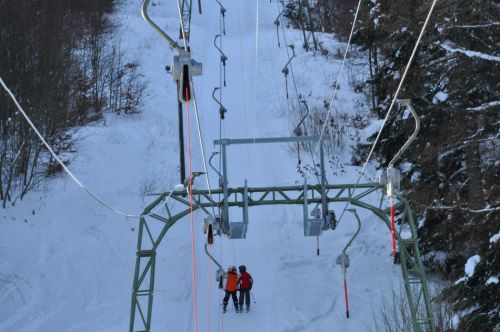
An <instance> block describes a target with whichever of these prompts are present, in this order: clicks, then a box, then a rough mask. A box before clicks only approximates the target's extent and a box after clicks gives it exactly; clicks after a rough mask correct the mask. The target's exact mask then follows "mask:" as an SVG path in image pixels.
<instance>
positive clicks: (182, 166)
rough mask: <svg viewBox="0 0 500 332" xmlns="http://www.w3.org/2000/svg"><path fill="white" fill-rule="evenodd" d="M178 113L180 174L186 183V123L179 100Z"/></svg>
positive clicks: (178, 85) (178, 86) (182, 180)
mask: <svg viewBox="0 0 500 332" xmlns="http://www.w3.org/2000/svg"><path fill="white" fill-rule="evenodd" d="M179 89H180V82H179V81H177V95H178V96H179ZM177 111H178V117H179V164H180V166H179V167H180V174H181V182H180V183H184V180H185V179H186V163H185V159H184V121H183V116H182V103H181V101H180V100H177Z"/></svg>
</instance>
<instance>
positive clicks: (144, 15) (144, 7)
mask: <svg viewBox="0 0 500 332" xmlns="http://www.w3.org/2000/svg"><path fill="white" fill-rule="evenodd" d="M149 1H150V0H144V1H143V2H142V7H141V15H142V18H143V19H144V20H145V21H146V22H147V23H148V24H149V25H150V26H151V27H152V28H153V29H154V30H155V31H156V32H158V33H159V34H160V36H161V37H162V38H163V39H165V40H166V41H167V43H168V46H169V47H170V48H175V49H176V50H179V51H181V50H182V47H181V46H179V44H177V43H176V42H175V41H174V40H173V39H172V38H171V37H169V36H168V35H167V34H166V33H165V32H164V31H163V30H162V29H161V28H160V27H159V26H158V25H157V24H156V23H155V22H153V20H151V18H150V17H149V15H148V6H149ZM181 24H182V16H181Z"/></svg>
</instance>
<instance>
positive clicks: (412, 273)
mask: <svg viewBox="0 0 500 332" xmlns="http://www.w3.org/2000/svg"><path fill="white" fill-rule="evenodd" d="M383 189H384V187H383V186H381V185H380V184H378V183H368V184H359V185H353V184H343V185H326V190H327V191H326V192H327V197H326V201H327V202H328V203H334V202H350V204H351V205H354V206H357V207H360V208H363V209H367V210H370V211H372V212H373V213H374V214H375V215H376V216H377V217H379V218H380V219H381V220H382V221H383V222H384V223H385V224H386V225H387V227H389V228H390V221H389V218H388V213H387V211H386V210H383V209H381V207H380V206H379V207H377V206H373V205H371V204H368V203H366V202H364V201H363V199H364V198H365V197H367V196H368V195H370V194H372V193H374V192H377V191H379V190H383ZM226 190H227V194H228V199H227V204H228V206H229V207H243V205H244V195H245V190H246V195H247V202H248V206H260V205H278V204H293V205H303V203H304V194H305V192H304V186H284V187H261V188H256V187H247V188H246V189H245V187H239V188H227V189H226ZM305 190H307V197H308V202H309V203H310V204H315V203H316V204H321V203H322V195H321V193H322V188H321V185H319V184H318V185H310V186H307V189H305ZM223 196H224V190H222V189H217V190H212V191H211V192H209V191H208V190H193V199H194V202H195V204H194V206H193V210H197V209H202V210H204V211H205V212H206V213H207V214H209V213H210V212H209V209H211V208H212V207H214V206H215V207H222V206H223V205H224V199H223ZM397 198H398V199H399V204H398V206H397V208H398V210H399V212H400V213H402V215H403V218H402V222H403V223H402V225H401V227H399V230H398V232H397V234H396V237H397V240H398V244H399V257H400V261H401V269H402V274H403V282H404V285H405V290H406V295H407V299H408V303H409V309H410V311H411V317H412V322H413V328H414V331H416V332H424V331H425V332H426V331H431V332H435V331H436V329H435V325H434V321H433V316H432V308H431V299H430V294H429V290H428V287H427V279H426V275H425V271H424V267H423V264H422V259H421V257H420V251H419V248H418V241H417V232H416V227H415V224H414V221H413V216H412V212H411V209H410V206H409V204H408V202H407V201H406V200H404V199H403V198H402V197H400V196H398V197H397ZM169 199H170V201H169V203H170V205H172V204H171V203H172V201H175V202H176V203H177V204H176V205H177V206H178V207H180V209H177V210H178V211H177V212H175V213H173V210H172V208H171V207H169V205H167V203H166V202H167V201H168V200H169ZM382 199H383V197H382ZM380 203H382V201H381V202H380ZM380 205H381V204H380ZM160 208H161V209H162V211H161V212H158V211H159V209H160ZM189 213H190V206H189V196H188V195H187V193H186V191H185V190H182V191H173V192H166V193H162V194H158V198H157V199H156V200H155V201H154V202H153V203H151V204H150V205H149V206H148V207H147V208H146V209H145V210H144V212H143V214H142V217H141V218H140V223H139V229H138V241H137V252H136V255H137V256H136V264H135V273H134V280H133V285H132V301H131V313H130V325H129V331H130V332H150V331H151V318H152V309H153V295H154V280H155V279H154V278H155V264H156V250H157V248H158V246H159V245H160V243H161V241H162V240H163V238H164V236H165V234H166V233H167V231H168V230H169V229H170V227H172V226H173V225H174V224H175V223H176V222H177V221H178V220H180V219H182V218H183V217H185V216H187V215H188V214H189Z"/></svg>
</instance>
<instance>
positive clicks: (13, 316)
mask: <svg viewBox="0 0 500 332" xmlns="http://www.w3.org/2000/svg"><path fill="white" fill-rule="evenodd" d="M226 2H227V3H225V4H224V6H225V7H226V9H227V13H226V36H223V50H224V53H225V54H226V55H227V56H228V62H227V68H226V70H227V87H226V88H224V89H223V96H224V105H225V107H226V108H227V109H228V112H227V114H226V119H225V120H224V124H223V130H222V136H223V137H227V138H253V137H277V136H290V135H291V129H292V127H293V125H291V124H290V123H289V119H288V118H287V106H286V105H287V100H286V97H285V87H284V77H283V74H282V73H281V69H282V68H283V66H284V64H285V63H286V62H287V60H288V58H287V54H286V51H285V48H284V47H283V45H282V47H281V48H278V46H277V40H276V30H275V26H274V25H273V21H274V19H275V18H276V16H277V15H278V14H279V11H278V8H277V6H276V3H274V2H273V3H270V2H268V1H263V0H262V1H226ZM139 7H140V4H139V3H138V2H137V1H131V0H127V1H123V4H122V5H121V7H120V8H119V11H118V12H117V13H116V14H115V15H114V19H115V20H116V22H118V23H119V24H120V26H119V32H118V34H120V35H121V36H122V38H123V41H124V42H125V43H126V45H127V50H128V52H129V53H128V56H130V58H135V57H140V58H141V61H142V63H141V66H142V70H143V73H144V75H145V79H146V80H147V81H148V82H149V89H148V91H147V101H146V105H145V107H144V109H143V112H142V113H141V114H138V115H134V116H129V117H123V116H117V115H114V114H108V115H107V116H106V121H104V122H101V123H98V124H94V125H91V126H87V127H84V128H81V129H79V130H78V134H79V135H81V136H82V137H84V139H83V140H81V141H80V143H79V146H77V151H78V153H77V155H75V158H74V160H73V161H72V163H71V164H70V168H71V169H72V170H73V172H74V173H75V174H76V175H77V176H79V177H80V179H81V180H82V182H83V183H85V184H86V185H87V186H88V187H90V188H92V189H93V190H94V191H95V192H96V193H97V194H98V195H99V196H101V197H103V198H104V199H105V200H106V201H107V202H108V203H110V204H111V205H113V206H115V207H116V208H119V209H121V210H124V211H127V212H129V213H133V214H138V213H140V212H141V211H142V209H143V208H144V206H146V205H147V204H149V203H150V202H151V201H152V200H153V199H154V197H148V196H147V197H146V198H145V199H144V200H143V197H142V195H141V188H142V189H144V188H145V187H147V186H149V187H150V189H152V191H154V192H163V191H168V190H170V189H171V188H173V187H174V186H175V185H176V184H177V183H178V181H179V180H178V178H179V175H178V142H177V104H176V88H175V85H174V83H173V82H172V79H171V76H170V75H169V74H167V73H166V72H165V70H164V67H165V65H167V64H170V63H171V62H172V57H173V55H174V54H175V53H174V52H173V51H171V50H170V49H169V48H168V47H167V45H166V44H165V43H164V41H163V40H161V39H160V38H159V36H158V35H157V34H156V33H155V32H154V31H153V30H151V29H150V28H149V27H148V26H147V25H146V24H145V23H144V21H143V20H142V18H141V16H140V13H139V9H140V8H139ZM150 15H151V17H152V18H153V19H154V20H155V21H156V22H158V23H159V25H160V26H162V27H163V28H165V29H166V30H167V31H168V32H170V33H171V34H172V35H177V33H178V27H179V20H178V13H177V8H176V6H175V4H174V3H173V2H171V1H163V0H162V1H155V6H152V7H151V8H150ZM257 28H258V29H257ZM257 31H258V34H257V33H256V32H257ZM218 33H219V7H218V5H217V4H216V3H215V2H211V1H204V2H203V15H201V16H200V15H198V14H197V13H193V21H192V24H191V49H192V55H193V58H194V59H196V60H197V61H199V62H202V63H203V76H201V77H196V78H195V79H194V81H195V87H196V96H197V100H198V106H199V109H200V116H201V118H200V121H201V125H202V130H203V135H204V142H205V148H206V150H207V154H208V156H209V155H210V154H211V152H212V151H214V150H215V147H213V145H212V142H213V140H214V139H218V138H219V115H218V105H216V104H215V103H214V102H213V100H212V96H211V94H212V90H213V88H214V87H216V86H218V85H219V70H218V68H219V56H220V55H219V53H218V51H217V50H216V49H215V48H214V47H213V39H214V36H215V35H216V34H218ZM287 35H288V37H289V38H290V41H289V42H293V43H294V44H295V45H296V52H297V58H296V59H295V60H294V62H293V65H294V67H293V68H294V71H295V75H296V77H297V85H298V89H299V90H300V91H301V93H303V94H304V95H305V96H308V98H309V99H308V101H309V102H310V104H311V105H314V104H317V105H320V104H322V103H323V100H328V99H329V98H330V93H331V92H330V91H331V85H332V84H333V82H332V78H334V77H336V75H337V72H338V70H339V68H340V62H341V60H333V59H331V58H329V59H327V60H326V59H325V58H323V57H321V56H319V55H316V56H313V54H312V53H305V52H304V50H303V49H302V48H301V47H300V45H301V44H302V39H301V38H302V36H301V33H300V31H293V30H291V29H288V30H287ZM320 38H322V40H323V41H324V43H325V45H326V47H328V48H330V49H331V50H332V51H335V50H336V49H337V48H338V49H340V50H344V49H345V44H342V43H337V42H336V41H334V40H332V39H331V37H327V36H321V37H320ZM289 79H290V78H289ZM289 83H290V82H289ZM290 91H291V90H290ZM290 95H291V97H290V98H292V96H293V94H292V93H290ZM363 98H364V97H363V96H362V95H357V94H355V93H354V92H352V91H351V87H350V84H349V81H348V75H347V71H346V72H344V74H343V76H342V78H341V82H340V90H339V91H338V93H337V98H336V100H335V105H336V108H337V109H341V110H343V111H345V112H352V114H354V113H355V112H365V111H366V110H363V108H362V107H361V108H360V106H359V104H360V100H363ZM191 120H192V123H191V124H190V125H191V134H192V141H193V170H197V171H201V170H203V164H202V159H201V154H200V147H199V144H198V138H197V136H196V129H195V128H196V124H195V122H194V117H192V119H191ZM348 130H352V133H351V134H352V135H347V137H348V138H347V145H349V144H351V145H352V144H353V141H352V140H351V138H349V137H354V136H355V135H354V134H355V129H354V128H349V129H348ZM289 150H290V147H289V146H287V145H280V144H278V145H265V146H255V145H254V146H240V147H235V148H232V147H231V149H230V151H229V153H230V159H229V185H230V186H242V185H243V183H244V180H245V179H247V180H248V183H249V185H250V186H277V185H291V184H296V183H299V184H301V183H302V181H303V179H302V178H301V177H300V175H299V174H297V171H296V165H297V158H296V155H295V154H293V153H290V152H289ZM350 154H351V151H350V149H346V151H344V152H343V153H342V154H341V155H340V158H341V161H342V162H343V163H346V164H348V163H349V161H350V158H351V156H350ZM304 158H305V157H304ZM358 171H359V169H358V168H356V167H351V166H345V172H337V173H336V175H334V174H333V172H332V173H331V174H329V175H328V179H329V182H330V183H354V182H355V181H356V179H357V175H358ZM210 176H211V183H212V186H215V185H216V184H217V177H216V176H215V174H210ZM372 176H373V174H372ZM308 181H309V182H310V183H314V182H315V177H313V176H311V177H310V178H309V179H308ZM366 181H368V180H366ZM197 187H198V188H205V184H204V181H199V182H197ZM372 199H373V203H375V202H377V201H378V199H379V197H377V196H376V195H373V197H372ZM332 207H333V208H334V209H335V211H336V212H337V214H338V215H340V212H341V211H342V209H343V207H344V204H338V205H335V206H332ZM0 213H1V214H2V215H1V217H0V230H1V232H0V257H1V260H0V331H19V332H23V331H25V332H33V331H71V332H83V331H109V332H113V331H126V330H128V325H129V317H130V303H131V286H132V278H133V272H134V264H135V257H136V253H135V251H136V243H137V231H136V230H137V225H138V221H137V220H135V219H132V218H125V217H122V216H120V215H117V214H115V213H113V212H112V211H110V210H108V209H106V208H104V207H103V206H102V205H99V204H98V203H97V202H96V201H95V200H94V199H92V198H91V197H89V196H88V195H87V194H86V193H85V192H83V191H82V190H80V188H79V187H77V186H76V185H75V184H74V183H73V182H72V181H71V179H70V178H69V177H68V176H66V175H65V174H61V175H59V176H58V178H56V179H53V180H50V181H49V182H48V183H47V187H46V188H45V190H43V191H39V192H35V193H32V194H30V195H28V196H27V197H26V198H25V199H24V200H23V201H19V202H17V204H16V206H15V207H11V208H8V209H5V210H1V212H0ZM239 213H241V212H240V211H236V210H235V211H233V212H232V218H234V219H235V220H236V219H238V218H239V216H240V214H239ZM359 214H360V216H361V219H362V228H361V233H360V235H359V237H358V238H357V239H356V241H355V242H354V243H353V245H352V247H351V249H350V250H349V254H350V256H351V267H350V268H349V270H348V286H349V304H350V318H349V319H347V318H346V316H345V306H344V292H343V276H342V273H341V271H340V268H339V267H338V266H337V265H336V264H335V260H336V257H337V256H338V255H339V254H340V252H341V250H342V248H343V247H344V246H345V244H346V243H347V241H348V240H349V239H350V238H351V236H352V234H353V233H354V231H355V229H356V225H355V220H354V218H352V216H350V215H346V216H345V217H344V218H343V220H342V222H341V224H340V225H339V227H338V228H337V229H336V230H335V231H328V232H326V233H324V235H323V236H322V237H321V238H320V240H319V241H320V247H321V255H320V256H316V239H315V238H314V237H311V238H306V237H304V236H303V229H302V209H301V207H300V206H298V207H283V206H277V207H276V206H269V207H265V208H264V207H257V208H251V209H250V225H249V231H248V234H247V239H246V240H229V239H227V238H225V237H224V238H219V237H216V238H215V245H214V246H213V249H212V250H213V253H214V256H215V257H217V258H218V259H220V261H221V262H222V265H223V266H224V267H227V266H229V265H236V266H238V265H241V264H244V265H246V266H247V268H248V271H249V272H250V273H251V274H252V276H253V278H254V281H255V285H254V288H253V290H252V291H253V296H254V299H253V300H254V301H253V303H252V310H251V311H250V313H248V314H246V313H245V314H236V313H235V312H234V310H233V308H232V307H231V306H229V308H228V309H229V310H228V312H227V313H226V314H222V313H221V306H220V303H221V302H222V297H223V293H222V292H220V291H219V290H218V288H217V284H216V282H215V280H214V275H215V270H216V268H215V266H214V265H213V264H210V262H209V260H208V258H207V256H206V255H205V253H204V251H203V244H204V236H203V234H202V222H203V217H204V215H203V214H202V213H201V212H196V218H195V224H196V227H195V231H196V236H195V240H196V242H195V248H196V269H197V280H196V287H197V293H198V303H197V308H198V320H199V330H200V331H223V330H226V331H229V330H231V331H234V330H238V331H241V332H243V331H263V332H265V331H273V332H275V331H311V332H312V331H315V332H316V331H352V332H358V331H370V330H371V329H372V327H373V321H374V319H373V316H374V315H376V314H378V313H379V308H380V306H381V305H382V303H383V302H384V299H389V298H390V297H391V296H392V292H393V290H396V291H397V292H399V289H400V283H401V270H400V267H399V265H393V264H392V259H391V256H390V234H389V232H388V230H387V228H386V226H385V225H384V224H383V223H382V222H381V221H380V220H378V219H377V218H376V217H375V216H373V215H370V214H369V213H367V212H365V211H359ZM157 257H158V260H157V263H158V265H157V271H156V285H155V296H154V306H153V323H152V331H193V330H194V318H195V317H194V311H193V301H192V296H193V284H192V282H191V237H190V225H189V220H188V218H184V219H182V220H181V221H179V222H178V223H177V224H176V225H175V226H174V227H172V229H171V230H170V231H169V232H168V233H167V235H166V237H165V239H164V240H163V243H162V245H161V246H160V248H159V250H158V255H157Z"/></svg>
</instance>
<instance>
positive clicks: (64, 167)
mask: <svg viewBox="0 0 500 332" xmlns="http://www.w3.org/2000/svg"><path fill="white" fill-rule="evenodd" d="M0 84H1V85H2V87H3V88H4V90H5V91H6V92H7V94H8V95H9V96H10V98H11V99H12V101H13V102H14V104H15V105H16V107H17V109H18V110H19V112H20V113H21V114H22V115H23V117H24V119H25V120H26V121H27V122H28V124H29V125H30V127H31V128H32V129H33V131H34V132H35V134H36V135H37V136H38V138H39V139H40V141H41V142H42V143H43V145H45V147H46V148H47V150H49V152H50V154H51V155H52V156H53V157H54V159H55V160H56V161H57V163H58V164H59V165H60V166H61V167H62V168H63V170H64V171H65V172H66V173H67V174H68V175H69V176H70V177H71V179H72V180H73V181H74V182H75V183H76V184H77V185H78V186H79V187H80V188H81V189H83V190H84V191H86V192H87V194H89V195H90V196H91V197H92V198H94V199H95V200H96V201H97V202H99V203H100V204H101V205H103V206H104V207H106V208H108V209H109V210H111V211H113V212H115V213H116V214H119V215H122V216H125V217H127V218H134V219H139V218H141V217H143V216H144V215H135V214H131V213H127V212H124V211H122V210H119V209H118V208H115V207H114V206H112V205H110V204H108V203H106V201H104V200H103V199H102V198H100V197H99V196H98V195H97V194H96V193H94V192H93V191H92V190H91V189H90V188H88V187H87V186H86V185H85V184H83V183H82V182H81V181H80V180H79V179H78V178H77V177H76V175H74V174H73V172H71V170H70V169H69V168H68V166H66V165H65V164H64V162H63V161H62V160H61V159H60V158H59V156H58V155H57V154H56V153H55V152H54V150H53V149H52V147H51V146H50V145H49V143H47V141H46V140H45V139H44V138H43V136H42V134H40V132H39V131H38V129H37V127H36V126H35V125H34V124H33V122H32V121H31V119H30V118H29V117H28V115H27V114H26V112H25V111H24V110H23V108H22V107H21V105H20V104H19V102H18V101H17V99H16V97H15V96H14V94H13V93H12V91H11V90H10V89H9V88H8V87H7V85H6V84H5V82H4V81H3V79H2V78H1V77H0Z"/></svg>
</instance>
